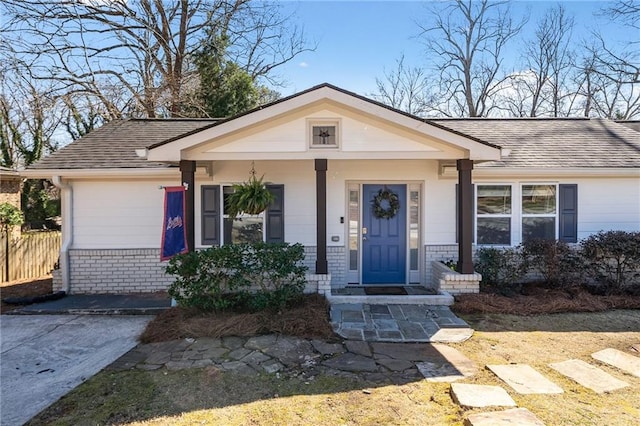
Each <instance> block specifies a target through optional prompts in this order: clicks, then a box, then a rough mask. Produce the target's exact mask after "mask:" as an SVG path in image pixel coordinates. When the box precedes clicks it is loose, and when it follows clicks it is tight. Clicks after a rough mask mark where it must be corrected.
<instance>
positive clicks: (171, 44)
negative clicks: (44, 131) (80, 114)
mask: <svg viewBox="0 0 640 426" xmlns="http://www.w3.org/2000/svg"><path fill="white" fill-rule="evenodd" d="M280 10H281V9H280V7H279V6H278V5H277V4H276V3H268V2H262V1H257V0H176V1H170V2H169V1H162V0H137V1H128V0H112V1H97V0H96V1H91V0H87V1H51V0H3V2H2V6H1V8H0V13H2V14H3V15H4V16H6V17H7V20H6V23H5V25H4V26H3V28H2V35H3V38H4V39H5V40H6V41H7V43H5V44H4V50H5V53H6V52H7V51H8V50H9V49H10V50H11V51H10V52H9V54H10V55H13V56H15V57H17V58H18V59H19V61H20V62H21V64H22V65H24V66H26V67H28V68H29V69H30V70H31V72H32V74H33V75H34V76H36V78H39V79H43V80H48V81H51V82H54V83H55V90H56V91H57V93H58V94H60V95H68V96H76V95H81V96H82V98H83V99H87V97H88V98H90V99H91V102H92V103H94V104H95V103H100V104H101V105H102V106H101V109H103V110H104V111H105V114H106V116H105V119H107V120H109V119H112V118H116V117H121V116H123V115H133V116H144V117H155V116H167V115H168V116H171V115H176V114H179V111H180V109H181V106H182V105H183V104H184V102H185V99H184V97H185V90H184V88H185V86H186V85H187V84H188V82H189V81H192V79H193V78H194V74H195V66H194V64H193V61H192V60H191V55H192V54H193V52H194V51H195V50H196V49H197V48H198V45H199V41H200V40H201V39H202V37H203V35H204V31H205V29H207V28H214V31H216V32H219V33H220V34H224V35H226V36H227V37H228V40H230V48H229V50H228V54H229V55H230V56H231V57H232V59H233V60H234V61H236V62H237V63H238V65H239V66H240V67H242V68H243V69H245V70H246V71H247V72H249V73H250V74H251V76H252V77H253V78H254V79H259V78H274V76H273V70H274V69H275V68H276V67H277V66H279V65H281V64H283V63H286V62H287V61H289V60H291V59H292V58H294V57H295V56H296V55H297V54H299V53H300V52H302V51H304V50H305V49H307V47H306V44H305V41H304V36H303V34H302V33H301V32H300V31H299V30H298V29H297V28H295V27H293V26H291V25H290V24H289V20H288V17H286V16H282V15H281V13H280Z"/></svg>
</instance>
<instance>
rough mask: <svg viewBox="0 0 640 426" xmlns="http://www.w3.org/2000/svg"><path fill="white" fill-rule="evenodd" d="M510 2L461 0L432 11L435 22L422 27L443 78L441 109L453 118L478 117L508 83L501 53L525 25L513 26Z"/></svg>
mask: <svg viewBox="0 0 640 426" xmlns="http://www.w3.org/2000/svg"><path fill="white" fill-rule="evenodd" d="M508 3H509V2H508V0H505V1H489V0H480V1H473V0H457V1H456V2H454V3H447V4H446V6H445V7H444V8H438V9H436V8H435V6H434V7H432V9H431V12H432V13H433V15H434V16H435V23H434V24H433V25H431V24H419V27H420V28H421V30H422V33H421V36H422V37H423V40H424V43H425V46H426V49H427V53H428V54H429V55H430V58H431V59H432V60H433V61H434V64H435V71H436V73H438V75H439V85H440V90H441V93H440V95H439V99H444V100H446V105H444V107H441V109H442V110H443V111H448V112H449V113H452V114H454V115H460V116H465V115H466V116H471V117H479V116H485V115H487V114H488V113H489V112H490V110H491V109H492V107H493V105H492V97H493V96H494V95H495V94H496V92H497V91H498V90H499V88H500V86H501V83H502V82H503V80H504V79H505V75H504V73H503V70H502V61H503V57H502V52H503V49H504V47H505V46H506V45H507V43H508V42H509V41H510V40H511V39H512V38H513V37H515V36H516V35H517V34H518V33H519V31H520V30H521V28H522V26H523V25H524V23H525V21H524V20H523V21H521V22H515V21H514V20H513V19H512V17H511V14H510V10H509V4H508Z"/></svg>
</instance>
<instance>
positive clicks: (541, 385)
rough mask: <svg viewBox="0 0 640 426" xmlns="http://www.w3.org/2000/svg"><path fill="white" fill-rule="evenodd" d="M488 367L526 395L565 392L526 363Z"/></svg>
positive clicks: (517, 390) (514, 388)
mask: <svg viewBox="0 0 640 426" xmlns="http://www.w3.org/2000/svg"><path fill="white" fill-rule="evenodd" d="M487 368H488V369H489V370H491V371H492V372H493V374H495V375H496V376H498V377H499V378H500V379H501V380H502V381H504V382H505V383H506V384H508V385H509V386H511V387H512V388H513V390H515V391H516V392H518V393H521V394H524V395H528V394H548V393H563V392H564V391H563V390H562V388H560V387H559V386H558V385H556V384H555V383H553V382H551V381H550V380H549V379H547V378H546V377H544V376H543V375H542V374H540V373H538V372H537V371H536V370H534V369H533V368H532V367H531V366H529V365H526V364H510V365H487Z"/></svg>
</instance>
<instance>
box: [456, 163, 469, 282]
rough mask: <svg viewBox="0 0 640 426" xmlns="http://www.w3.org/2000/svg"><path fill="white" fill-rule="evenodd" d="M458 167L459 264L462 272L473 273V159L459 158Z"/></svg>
mask: <svg viewBox="0 0 640 426" xmlns="http://www.w3.org/2000/svg"><path fill="white" fill-rule="evenodd" d="M456 168H457V169H458V188H459V191H458V223H457V226H458V265H457V267H456V269H457V271H458V272H460V273H461V274H473V258H472V257H473V254H472V244H473V235H472V233H473V186H472V184H471V171H472V170H473V160H457V161H456Z"/></svg>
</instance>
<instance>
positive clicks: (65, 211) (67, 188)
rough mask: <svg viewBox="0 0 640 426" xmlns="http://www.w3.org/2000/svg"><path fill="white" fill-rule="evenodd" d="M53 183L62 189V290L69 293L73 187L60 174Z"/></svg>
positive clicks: (53, 179)
mask: <svg viewBox="0 0 640 426" xmlns="http://www.w3.org/2000/svg"><path fill="white" fill-rule="evenodd" d="M51 181H52V182H53V184H54V185H55V186H56V187H57V188H59V189H60V190H61V191H62V194H61V198H62V208H61V210H62V211H61V214H62V246H61V247H60V269H61V270H62V290H64V291H65V292H66V293H67V294H69V290H70V289H71V269H70V261H69V248H70V247H71V244H72V243H73V187H72V186H71V184H70V183H63V182H62V178H61V177H60V176H53V178H52V179H51Z"/></svg>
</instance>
